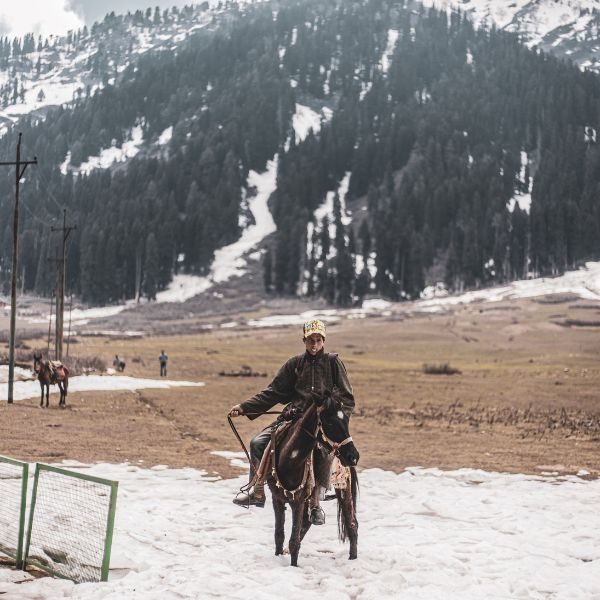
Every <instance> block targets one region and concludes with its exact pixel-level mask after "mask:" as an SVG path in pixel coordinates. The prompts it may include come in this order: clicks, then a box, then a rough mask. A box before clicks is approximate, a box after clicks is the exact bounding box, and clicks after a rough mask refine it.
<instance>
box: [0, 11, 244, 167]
mask: <svg viewBox="0 0 600 600" xmlns="http://www.w3.org/2000/svg"><path fill="white" fill-rule="evenodd" d="M251 1H252V0H249V1H248V2H246V3H250V2H251ZM243 3H244V2H240V4H243ZM223 10H224V9H223V6H222V4H221V3H220V2H218V1H217V0H210V2H203V3H201V4H199V5H194V6H189V7H186V8H185V9H182V10H181V11H178V12H174V11H172V12H171V13H170V14H169V15H168V17H166V18H165V17H164V15H163V18H162V19H161V20H160V21H155V20H154V18H153V17H151V18H147V17H145V15H144V14H143V13H135V14H128V15H126V16H124V17H121V16H115V15H114V14H112V13H111V14H110V15H107V17H106V18H105V19H104V21H102V22H101V23H96V24H94V25H93V26H92V27H91V29H90V30H89V31H88V30H87V28H84V29H82V30H79V31H77V32H70V33H69V34H68V35H67V36H62V37H57V36H50V37H49V38H47V39H46V40H41V38H40V39H36V40H35V43H34V44H33V47H35V49H26V48H23V53H21V54H20V55H17V56H15V55H13V56H10V57H0V58H1V59H2V60H0V136H1V135H4V134H5V133H6V132H7V131H8V130H9V128H10V127H11V126H12V125H13V124H15V123H17V122H18V120H19V119H20V118H21V117H23V116H26V115H31V116H33V117H34V118H40V119H43V118H44V116H45V114H46V112H47V111H48V109H50V108H52V107H56V106H60V105H64V104H69V103H72V102H75V101H77V100H78V99H80V98H84V97H85V96H86V95H88V94H93V93H94V92H95V91H96V90H97V89H99V88H102V87H105V86H106V85H107V84H114V83H115V82H116V81H117V80H118V77H119V76H120V74H121V73H123V71H125V70H126V69H127V67H128V66H130V65H131V64H133V63H135V61H136V59H137V58H139V56H141V55H142V54H144V53H146V52H149V51H175V52H176V50H177V46H178V45H179V44H181V43H182V42H184V41H185V39H186V38H187V36H189V35H191V34H193V33H194V32H196V31H198V30H200V29H204V28H206V27H208V26H209V25H211V23H212V22H213V19H214V18H215V16H216V14H218V13H221V12H223ZM24 46H25V44H24ZM28 50H30V51H28ZM159 144H160V142H159ZM84 170H85V169H84ZM63 171H64V169H63Z"/></svg>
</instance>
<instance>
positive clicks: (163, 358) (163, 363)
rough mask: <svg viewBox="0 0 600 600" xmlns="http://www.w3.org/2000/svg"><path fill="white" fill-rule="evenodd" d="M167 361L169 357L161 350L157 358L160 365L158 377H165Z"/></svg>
mask: <svg viewBox="0 0 600 600" xmlns="http://www.w3.org/2000/svg"><path fill="white" fill-rule="evenodd" d="M168 360H169V357H168V356H167V355H166V354H165V351H164V350H161V351H160V356H159V357H158V361H159V363H160V376H161V377H166V376H167V361H168Z"/></svg>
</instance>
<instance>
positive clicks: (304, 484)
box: [270, 427, 317, 500]
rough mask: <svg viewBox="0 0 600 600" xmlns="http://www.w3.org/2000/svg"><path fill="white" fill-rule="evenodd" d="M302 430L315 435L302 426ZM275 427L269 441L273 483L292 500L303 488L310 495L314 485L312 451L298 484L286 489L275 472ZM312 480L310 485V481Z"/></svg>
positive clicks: (314, 436)
mask: <svg viewBox="0 0 600 600" xmlns="http://www.w3.org/2000/svg"><path fill="white" fill-rule="evenodd" d="M302 430H303V431H305V432H306V433H308V434H309V435H310V437H312V438H313V439H314V438H316V437H317V434H316V433H315V434H312V433H310V432H309V431H307V430H306V429H305V428H304V427H303V428H302ZM276 431H277V430H276V429H275V430H273V432H272V433H271V442H270V448H271V451H270V461H271V475H272V477H273V479H274V480H275V485H276V486H277V487H278V488H279V489H280V490H281V491H282V492H283V495H284V496H285V497H286V498H288V499H289V500H294V499H295V496H296V494H297V493H298V492H301V491H302V490H303V489H304V488H307V495H308V496H310V494H311V492H312V488H313V487H314V471H313V460H312V452H311V454H310V456H309V457H308V458H307V459H306V462H305V463H304V474H303V475H302V479H301V480H300V485H298V487H296V488H294V489H293V490H288V489H287V488H286V487H285V486H284V485H283V484H282V483H281V480H280V479H279V475H278V474H277V467H276V466H275V433H276ZM311 481H312V486H311V485H310V482H311Z"/></svg>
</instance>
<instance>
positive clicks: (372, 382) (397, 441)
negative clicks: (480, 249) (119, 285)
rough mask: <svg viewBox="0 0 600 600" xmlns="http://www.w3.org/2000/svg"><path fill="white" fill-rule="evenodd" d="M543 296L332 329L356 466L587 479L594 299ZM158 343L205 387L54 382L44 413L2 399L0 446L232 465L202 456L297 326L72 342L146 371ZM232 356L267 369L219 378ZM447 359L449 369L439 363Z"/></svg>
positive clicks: (594, 427) (599, 397)
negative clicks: (346, 391)
mask: <svg viewBox="0 0 600 600" xmlns="http://www.w3.org/2000/svg"><path fill="white" fill-rule="evenodd" d="M550 300H551V301H549V302H540V301H539V300H538V301H534V300H520V301H512V302H503V303H487V304H472V305H467V306H459V307H455V308H452V309H447V312H446V313H444V314H424V313H421V314H417V313H414V312H413V313H411V312H409V310H406V311H405V312H397V313H394V314H392V315H391V316H387V317H386V316H380V317H370V318H367V319H344V320H341V321H339V322H338V323H332V324H330V326H329V333H328V339H327V344H326V349H328V350H329V351H334V352H338V353H339V354H340V355H341V357H342V359H343V360H344V362H345V364H346V366H347V368H348V372H349V375H350V380H351V382H352V384H353V386H354V391H355V396H356V404H357V409H356V412H355V414H354V416H353V417H352V420H351V429H352V433H353V435H354V438H355V441H356V444H357V447H358V448H359V450H360V452H361V463H360V466H361V467H363V468H368V467H380V468H383V469H389V470H393V471H401V470H403V469H404V468H405V467H407V466H415V465H421V466H424V467H434V466H435V467H440V468H443V469H455V468H460V467H475V468H482V469H486V470H497V471H507V472H526V473H540V472H542V471H558V472H561V473H577V472H579V471H580V470H581V469H586V470H587V471H589V472H590V476H592V477H593V476H598V475H599V474H600V452H599V451H600V406H599V404H600V394H599V389H600V364H599V358H600V329H599V328H598V327H594V326H593V324H594V321H598V320H600V317H599V316H598V315H599V314H600V304H598V305H597V306H596V305H594V304H592V303H590V302H584V301H581V300H575V299H573V298H562V299H561V298H554V299H553V300H552V299H550ZM247 316H248V315H240V317H241V318H244V317H247ZM569 323H570V326H569ZM586 324H587V325H586ZM177 330H178V331H180V330H181V327H178V329H177ZM28 343H29V344H30V345H35V344H36V342H35V341H33V342H32V341H29V342H28ZM38 344H39V345H40V346H42V345H43V344H42V342H41V341H40V342H38ZM163 348H164V349H165V351H166V352H167V354H168V355H169V359H170V360H169V373H168V375H169V377H168V378H169V379H181V380H189V381H202V382H205V384H206V385H205V386H204V387H199V388H181V389H178V388H175V389H172V390H144V391H140V392H110V393H109V392H101V393H100V392H86V393H77V392H72V393H71V394H70V395H69V396H68V398H67V409H66V410H60V409H59V408H58V407H57V403H58V395H57V394H56V393H55V394H53V395H52V396H51V407H50V409H48V410H41V409H39V408H38V400H37V399H36V400H28V401H20V402H16V403H15V404H14V405H12V406H9V405H7V404H6V402H4V401H3V402H1V403H0V454H4V455H8V456H12V457H15V458H19V459H23V460H28V461H44V462H53V463H56V462H60V461H61V460H63V459H75V460H79V461H82V462H103V461H108V462H124V461H129V462H131V463H132V464H140V465H144V466H151V465H156V464H168V465H170V466H172V467H183V466H190V467H196V468H201V469H205V470H207V471H208V472H210V473H212V472H217V473H219V474H221V475H222V476H224V477H227V476H231V475H235V474H239V473H240V471H239V470H238V469H236V468H233V467H231V466H229V464H228V462H227V461H226V460H225V459H223V458H220V457H217V456H215V455H212V454H211V451H212V450H232V451H239V450H240V448H239V447H238V445H237V441H236V440H235V438H234V436H233V434H232V433H231V430H230V428H229V426H228V424H227V420H226V414H227V412H228V410H229V408H230V407H231V406H232V405H233V404H235V403H237V402H239V401H240V400H243V399H246V398H247V397H249V396H251V395H252V394H253V393H254V392H256V391H258V390H259V389H261V388H262V387H264V386H266V385H267V384H268V383H269V381H270V378H271V377H272V376H273V375H274V374H275V372H276V371H277V369H278V367H279V366H280V365H281V364H282V362H283V361H284V359H286V358H287V357H289V356H291V355H293V354H296V353H299V352H301V351H302V349H303V346H302V344H301V340H300V327H297V328H291V327H279V328H270V329H250V328H248V327H240V328H236V329H216V330H214V331H211V332H207V333H195V334H181V333H179V334H178V335H172V336H169V335H164V336H148V337H143V338H139V339H130V340H127V339H121V340H115V339H107V338H102V337H80V338H79V343H78V344H77V345H75V346H73V350H74V351H75V352H76V353H78V354H82V355H83V354H85V355H90V356H99V357H101V358H103V359H104V360H106V362H107V363H108V364H111V362H112V358H113V357H114V355H115V354H119V356H121V357H123V358H124V359H125V360H126V362H127V367H126V370H125V374H126V375H134V376H140V377H151V378H158V370H159V369H158V355H159V353H160V351H161V349H163ZM242 365H249V366H250V367H251V368H252V369H253V370H254V371H258V372H261V373H262V372H264V373H267V374H268V376H267V377H222V376H220V375H219V372H220V371H231V370H238V369H240V367H241V366H242ZM424 365H427V367H426V368H424ZM445 366H449V367H451V368H452V369H457V370H458V371H459V372H458V373H454V374H444V373H436V371H444V370H447V367H445ZM440 367H442V368H440ZM2 400H4V399H2ZM268 423H269V417H268V416H265V417H262V418H261V419H259V420H258V421H254V422H253V423H250V422H249V421H247V420H246V419H245V418H240V419H237V420H236V424H238V425H239V430H240V433H241V434H242V435H243V436H244V437H245V438H246V439H249V438H250V437H251V435H252V433H253V432H255V431H256V430H257V429H258V428H259V427H261V426H262V425H267V424H268Z"/></svg>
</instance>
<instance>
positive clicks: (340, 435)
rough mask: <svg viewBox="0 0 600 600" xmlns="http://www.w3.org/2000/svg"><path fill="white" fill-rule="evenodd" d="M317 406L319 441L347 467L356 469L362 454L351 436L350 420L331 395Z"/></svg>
mask: <svg viewBox="0 0 600 600" xmlns="http://www.w3.org/2000/svg"><path fill="white" fill-rule="evenodd" d="M315 404H317V407H318V408H317V411H318V413H319V418H320V427H319V441H320V442H321V443H322V444H323V445H324V446H325V447H326V448H327V449H328V450H329V451H330V452H332V453H333V454H335V455H336V456H337V457H338V458H339V459H340V461H341V462H342V464H343V465H344V466H345V467H355V466H356V465H357V464H358V459H359V458H360V454H359V452H358V450H357V449H356V446H355V445H354V442H353V441H352V436H351V435H350V423H349V421H350V419H349V418H348V416H346V415H345V414H344V412H343V411H342V408H341V406H340V405H339V404H338V403H337V402H335V400H334V399H333V398H332V397H331V396H330V395H329V396H326V397H325V398H324V399H323V400H322V401H321V402H320V403H317V402H315Z"/></svg>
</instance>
